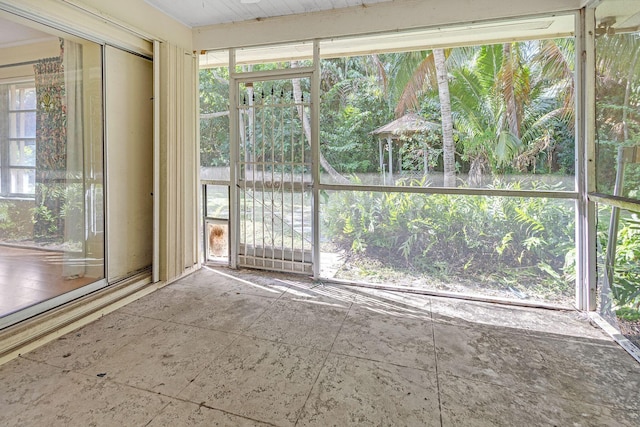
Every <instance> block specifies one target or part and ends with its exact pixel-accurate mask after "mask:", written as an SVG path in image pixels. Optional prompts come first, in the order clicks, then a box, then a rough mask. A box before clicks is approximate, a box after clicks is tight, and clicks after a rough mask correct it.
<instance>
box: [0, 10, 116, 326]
mask: <svg viewBox="0 0 640 427" xmlns="http://www.w3.org/2000/svg"><path fill="white" fill-rule="evenodd" d="M21 22H24V21H21ZM16 25H17V26H20V25H22V24H16ZM27 30H28V31H27ZM48 31H49V30H48V29H47V28H46V27H41V26H39V25H37V24H33V26H31V25H30V24H29V28H27V27H25V31H24V33H25V34H32V35H33V36H34V37H35V38H34V39H33V40H24V42H23V44H22V45H21V49H22V50H23V52H22V53H23V55H22V56H21V58H24V61H30V62H33V66H30V67H28V68H25V67H17V68H15V69H14V68H13V67H10V66H9V67H5V68H3V70H2V72H3V76H8V77H10V78H11V79H12V81H18V79H22V81H18V82H17V83H11V84H8V85H5V86H4V88H6V90H7V93H8V95H9V96H8V97H7V96H4V97H2V100H3V101H4V102H6V104H5V105H4V106H3V108H0V110H1V111H5V112H6V114H7V116H5V119H4V120H0V126H2V127H3V128H2V129H0V135H5V136H6V137H8V138H9V139H8V141H7V140H5V142H4V148H5V151H4V152H3V153H2V154H3V156H6V157H3V161H4V163H5V164H6V165H8V167H7V169H6V170H4V171H3V174H2V175H3V176H2V178H4V179H6V182H3V183H2V184H3V185H2V191H3V196H4V197H3V198H2V200H0V223H1V225H2V227H0V243H10V245H4V244H0V260H9V262H10V263H11V264H10V267H7V266H6V265H0V269H2V271H3V272H4V273H3V274H2V275H0V294H2V295H3V301H2V303H3V304H2V309H1V310H0V317H3V316H6V315H7V314H9V313H11V312H15V311H19V310H21V309H23V308H26V307H28V306H33V305H35V304H38V303H41V302H43V301H45V300H48V299H51V298H55V297H58V296H60V295H63V294H66V293H68V292H70V291H74V290H78V289H80V288H83V287H85V286H86V285H88V284H91V283H94V282H96V281H99V280H100V279H103V278H104V214H103V212H102V206H103V195H102V194H103V179H104V174H103V170H102V165H103V163H104V162H103V140H102V135H103V123H102V122H103V112H102V88H103V84H102V47H101V46H100V45H98V44H96V43H93V42H89V41H86V40H82V39H79V38H76V37H71V36H69V37H66V38H63V39H62V40H61V39H59V36H60V34H61V33H60V32H56V33H55V34H49V33H48ZM61 43H62V44H63V47H64V55H62V54H61V52H62V51H61ZM31 44H33V46H32V45H31ZM0 45H2V43H0ZM36 47H37V49H36ZM2 50H3V49H2V48H0V55H1V54H2ZM25 69H27V70H28V71H30V72H31V75H25ZM12 73H13V74H12ZM34 287H37V288H38V289H39V292H37V293H34V292H33V288H34ZM76 296H77V295H76ZM49 308H50V307H49Z"/></svg>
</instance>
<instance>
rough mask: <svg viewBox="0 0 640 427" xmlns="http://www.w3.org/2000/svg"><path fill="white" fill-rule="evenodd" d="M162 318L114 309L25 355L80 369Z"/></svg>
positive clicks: (158, 322) (142, 333)
mask: <svg viewBox="0 0 640 427" xmlns="http://www.w3.org/2000/svg"><path fill="white" fill-rule="evenodd" d="M161 323H162V322H161V321H159V320H154V319H147V318H144V317H139V316H133V315H130V314H126V313H123V312H121V311H116V312H113V313H109V314H107V315H105V316H103V317H101V318H100V319H98V320H96V321H95V322H92V323H90V324H88V325H86V326H84V327H82V328H80V329H78V330H75V331H73V332H70V333H68V334H66V335H63V336H62V337H60V338H58V339H57V340H55V341H52V342H50V343H48V344H46V345H44V346H42V347H40V348H37V349H35V350H33V351H31V352H29V353H27V354H25V355H24V357H25V358H27V359H32V360H37V361H40V362H45V363H47V364H50V365H54V366H58V367H61V368H64V369H72V370H79V369H83V368H86V367H87V366H89V365H91V364H93V363H95V362H97V361H99V360H101V359H103V358H105V357H110V356H111V355H113V354H114V353H115V352H117V351H118V349H120V348H122V347H123V346H125V345H127V343H129V342H131V341H133V340H137V339H139V338H140V337H141V336H143V335H145V334H146V333H147V332H149V331H150V330H151V329H153V328H154V327H156V326H158V325H160V324H161Z"/></svg>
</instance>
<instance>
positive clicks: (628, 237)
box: [598, 205, 640, 348]
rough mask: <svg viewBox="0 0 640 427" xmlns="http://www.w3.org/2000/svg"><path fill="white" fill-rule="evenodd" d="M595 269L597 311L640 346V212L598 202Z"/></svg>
mask: <svg viewBox="0 0 640 427" xmlns="http://www.w3.org/2000/svg"><path fill="white" fill-rule="evenodd" d="M612 236H615V237H612ZM598 272H599V274H598V290H599V293H598V295H599V299H598V303H599V307H598V309H599V311H600V314H601V315H602V316H603V317H604V318H605V319H606V320H607V321H608V322H609V323H611V324H612V325H613V326H614V327H616V328H617V329H618V330H619V331H620V332H621V333H622V334H623V335H624V336H625V337H627V338H628V339H629V340H630V341H632V342H633V343H634V344H635V345H636V346H637V347H638V348H640V327H638V325H639V322H640V214H638V213H634V212H630V211H627V210H616V209H613V208H612V207H610V206H605V205H599V209H598Z"/></svg>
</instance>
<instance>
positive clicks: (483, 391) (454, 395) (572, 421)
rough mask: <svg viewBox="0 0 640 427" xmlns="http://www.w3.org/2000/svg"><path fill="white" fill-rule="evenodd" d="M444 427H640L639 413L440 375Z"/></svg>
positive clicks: (522, 388) (522, 389) (523, 387)
mask: <svg viewBox="0 0 640 427" xmlns="http://www.w3.org/2000/svg"><path fill="white" fill-rule="evenodd" d="M439 380H440V392H441V399H442V425H443V426H446V427H449V426H462V427H475V426H478V427H480V426H482V427H484V426H486V427H498V426H505V427H512V426H531V427H534V426H594V427H595V426H611V427H613V426H616V427H617V426H619V427H624V426H628V427H632V426H638V425H640V415H639V414H638V413H637V412H624V411H620V410H617V409H613V408H610V407H606V406H601V405H592V404H589V403H585V402H583V401H580V400H577V401H576V400H568V399H564V398H562V397H560V396H557V395H555V394H552V393H533V392H531V391H529V390H528V389H527V387H526V384H523V385H521V387H517V388H511V387H503V386H498V385H495V384H491V383H486V382H481V381H474V380H469V379H461V378H456V377H450V376H447V375H440V376H439Z"/></svg>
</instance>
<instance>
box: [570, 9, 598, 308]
mask: <svg viewBox="0 0 640 427" xmlns="http://www.w3.org/2000/svg"><path fill="white" fill-rule="evenodd" d="M577 18H578V19H577V22H576V52H578V53H579V54H578V55H576V62H577V63H576V70H577V73H576V82H575V87H576V89H577V90H576V91H575V93H576V99H575V103H576V109H577V111H576V126H575V129H576V187H577V190H578V200H577V201H576V242H577V245H578V247H577V253H578V256H577V266H576V267H577V268H576V275H577V277H576V307H577V308H578V309H580V310H592V311H593V310H595V309H596V282H597V276H596V213H595V204H594V203H593V202H589V198H588V194H589V192H593V191H595V118H594V117H595V10H594V9H593V8H584V9H582V10H581V11H580V13H579V14H578V15H577Z"/></svg>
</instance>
